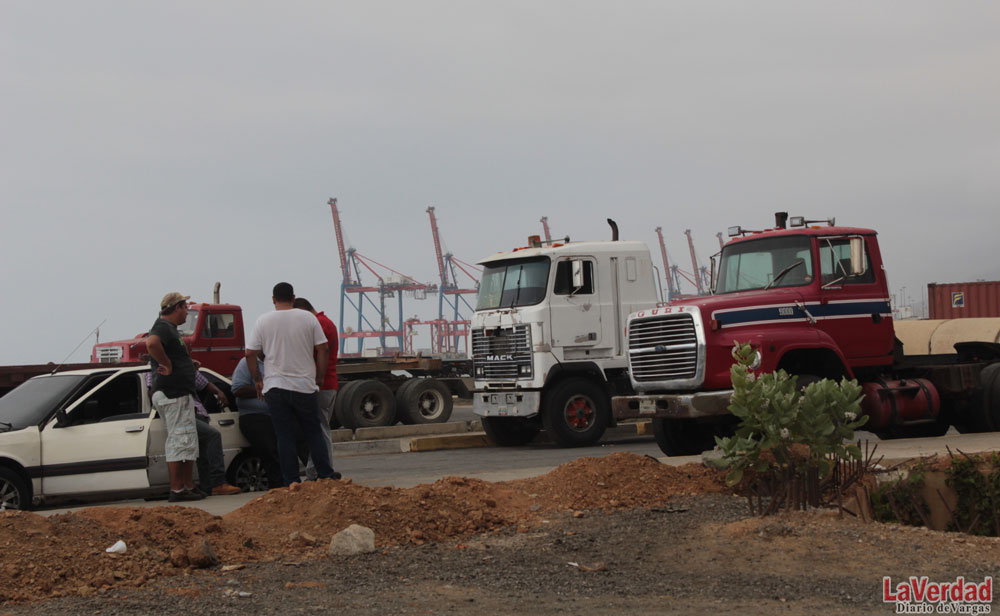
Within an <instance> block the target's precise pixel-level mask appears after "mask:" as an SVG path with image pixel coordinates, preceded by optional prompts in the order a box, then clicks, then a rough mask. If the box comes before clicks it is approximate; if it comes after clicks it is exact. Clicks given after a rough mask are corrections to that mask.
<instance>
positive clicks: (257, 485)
mask: <svg viewBox="0 0 1000 616" xmlns="http://www.w3.org/2000/svg"><path fill="white" fill-rule="evenodd" d="M226 479H227V480H228V481H229V483H230V484H231V485H234V486H236V487H238V488H239V489H241V490H243V491H244V492H267V491H268V490H269V489H270V487H271V486H270V484H271V482H270V481H268V479H267V469H266V468H265V466H264V460H263V458H261V457H260V455H258V454H257V453H256V452H254V451H244V452H243V453H241V454H240V455H238V456H236V459H235V460H233V463H232V464H230V465H229V470H228V471H227V472H226Z"/></svg>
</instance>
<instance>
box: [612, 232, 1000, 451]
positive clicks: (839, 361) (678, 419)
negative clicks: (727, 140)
mask: <svg viewBox="0 0 1000 616" xmlns="http://www.w3.org/2000/svg"><path fill="white" fill-rule="evenodd" d="M775 217H776V225H775V228H774V229H768V230H763V231H748V230H744V229H742V228H740V227H732V228H730V230H729V235H730V237H732V238H733V239H732V240H731V241H730V242H729V243H727V244H726V245H725V246H724V247H723V249H722V251H721V252H720V253H719V255H717V259H716V258H713V262H712V295H710V296H705V297H697V298H691V299H686V300H681V301H677V302H672V303H669V304H666V305H661V306H658V307H656V308H651V309H647V310H642V311H639V312H636V313H633V314H632V315H630V316H629V319H628V325H627V330H626V331H627V338H628V366H629V378H630V380H631V384H632V388H633V391H634V392H636V394H635V395H627V396H618V397H615V398H614V399H613V400H612V410H613V414H614V417H615V419H617V420H623V419H632V418H651V419H652V420H653V429H654V434H655V435H656V440H657V443H658V444H659V446H660V448H661V449H662V450H663V451H664V453H666V454H667V455H685V454H694V453H700V452H701V451H703V450H705V449H710V448H711V447H712V446H713V445H714V439H713V437H714V436H715V435H720V434H725V433H727V432H728V431H730V430H731V429H732V427H733V425H734V423H735V418H734V417H733V416H732V415H731V414H730V413H729V410H728V406H729V399H730V395H731V394H732V383H731V380H730V376H729V369H730V366H731V365H732V362H733V359H732V349H733V345H734V344H736V343H750V344H751V345H752V346H753V348H754V349H756V352H757V362H756V366H755V370H758V371H759V372H762V373H766V372H771V371H774V370H778V369H784V370H785V371H787V372H789V373H791V374H795V375H798V376H799V385H800V386H802V385H805V384H807V383H808V382H810V381H813V380H818V379H821V378H833V379H839V378H841V377H845V376H846V377H848V378H856V379H858V381H859V383H861V385H862V386H863V389H864V400H863V406H862V408H863V409H864V411H865V412H866V413H867V415H868V416H869V421H868V424H867V426H866V429H867V430H871V431H873V432H875V433H877V434H879V435H880V436H882V437H900V436H930V435H939V434H943V433H944V432H945V431H946V430H947V429H948V428H949V426H951V425H954V426H956V427H957V428H958V429H959V430H962V431H987V430H997V429H1000V345H998V344H996V343H992V342H966V343H959V344H956V345H955V350H956V352H955V353H953V354H943V355H922V356H906V355H904V354H903V348H902V345H901V344H900V342H899V341H898V340H897V339H896V336H895V332H894V328H893V320H892V312H891V309H890V305H889V286H888V283H887V281H886V272H885V268H884V267H883V263H882V255H881V253H880V252H879V245H878V239H877V237H876V232H875V231H873V230H871V229H863V228H855V227H838V226H835V224H834V221H833V219H831V220H829V221H806V220H804V219H802V218H798V217H796V218H792V219H791V225H790V227H791V228H788V225H786V223H787V222H788V217H787V214H785V213H778V214H776V215H775ZM815 222H825V223H826V224H825V225H819V226H817V225H814V224H812V223H815ZM716 265H717V266H718V267H716Z"/></svg>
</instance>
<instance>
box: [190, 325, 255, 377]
mask: <svg viewBox="0 0 1000 616" xmlns="http://www.w3.org/2000/svg"><path fill="white" fill-rule="evenodd" d="M243 343H244V340H243V328H242V321H241V315H238V314H237V313H236V312H235V311H233V310H221V311H216V310H214V309H213V310H209V309H202V311H201V319H200V323H199V324H198V331H197V332H196V333H195V335H194V337H193V338H192V340H191V356H192V357H194V358H195V359H197V360H198V361H200V362H201V363H202V365H203V366H205V367H206V368H210V369H212V370H215V371H216V372H218V373H219V374H225V375H230V374H232V373H233V370H235V369H236V364H237V363H239V361H240V358H241V357H242V356H243V353H244V346H243Z"/></svg>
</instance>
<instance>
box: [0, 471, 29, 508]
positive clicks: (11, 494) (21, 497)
mask: <svg viewBox="0 0 1000 616" xmlns="http://www.w3.org/2000/svg"><path fill="white" fill-rule="evenodd" d="M30 507H31V495H30V494H28V489H27V487H25V484H24V480H22V479H21V477H20V475H18V474H17V473H16V472H14V471H12V470H11V469H9V468H7V467H4V466H0V511H3V510H4V509H29V508H30Z"/></svg>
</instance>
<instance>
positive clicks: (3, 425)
mask: <svg viewBox="0 0 1000 616" xmlns="http://www.w3.org/2000/svg"><path fill="white" fill-rule="evenodd" d="M86 380H87V377H86V376H85V375H79V374H56V375H53V376H42V377H35V378H33V379H28V380H27V381H25V382H24V383H21V384H20V385H18V386H17V387H15V388H14V389H12V390H10V392H9V393H8V394H7V395H6V396H4V397H3V398H0V432H3V431H4V430H21V429H23V428H27V427H28V426H37V425H38V424H40V423H41V422H42V420H44V419H45V418H46V417H48V416H49V415H50V414H51V413H52V412H53V411H55V410H56V407H57V406H58V405H60V404H62V403H63V402H64V401H65V400H66V399H67V398H68V397H69V395H70V394H71V393H73V392H74V391H75V390H76V388H77V387H79V386H80V384H81V383H83V382H84V381H86ZM8 426H9V427H8Z"/></svg>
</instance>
